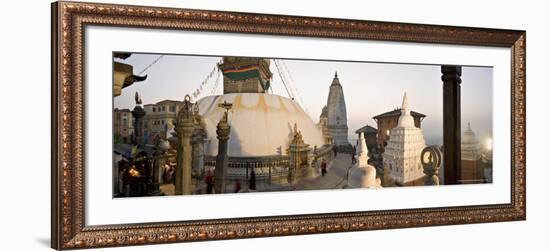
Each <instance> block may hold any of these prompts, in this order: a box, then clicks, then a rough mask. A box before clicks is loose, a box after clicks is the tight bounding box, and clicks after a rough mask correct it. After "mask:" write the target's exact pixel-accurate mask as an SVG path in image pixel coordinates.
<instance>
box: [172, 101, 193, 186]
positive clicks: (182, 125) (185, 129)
mask: <svg viewBox="0 0 550 251" xmlns="http://www.w3.org/2000/svg"><path fill="white" fill-rule="evenodd" d="M190 99H191V98H190V97H189V95H187V96H185V100H184V104H183V107H182V108H181V109H180V111H179V112H178V116H177V122H176V133H177V135H178V149H177V155H176V170H175V175H176V184H175V192H176V194H177V195H182V194H191V191H192V186H191V167H192V155H191V153H192V149H191V135H192V134H193V129H194V127H193V116H192V111H191V108H192V104H191V101H190Z"/></svg>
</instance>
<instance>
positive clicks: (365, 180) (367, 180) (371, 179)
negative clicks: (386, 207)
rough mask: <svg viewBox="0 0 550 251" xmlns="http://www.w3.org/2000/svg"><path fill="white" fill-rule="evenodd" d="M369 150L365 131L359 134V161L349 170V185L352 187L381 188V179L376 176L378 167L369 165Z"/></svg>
mask: <svg viewBox="0 0 550 251" xmlns="http://www.w3.org/2000/svg"><path fill="white" fill-rule="evenodd" d="M368 155H369V150H368V149H367V144H366V143H365V137H364V136H363V133H360V134H359V148H358V150H357V162H356V163H355V165H354V166H353V167H352V168H351V169H350V171H349V179H348V186H349V187H351V188H358V187H366V188H380V187H382V186H381V185H380V183H381V181H380V179H377V178H376V169H375V168H374V167H373V166H372V165H369V163H368V160H369V156H368Z"/></svg>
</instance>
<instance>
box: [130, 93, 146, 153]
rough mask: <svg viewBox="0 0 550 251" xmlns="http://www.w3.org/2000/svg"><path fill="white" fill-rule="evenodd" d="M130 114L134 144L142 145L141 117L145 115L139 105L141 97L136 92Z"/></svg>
mask: <svg viewBox="0 0 550 251" xmlns="http://www.w3.org/2000/svg"><path fill="white" fill-rule="evenodd" d="M132 116H133V117H134V142H133V143H134V144H135V145H138V146H139V145H143V144H145V142H144V140H143V117H145V110H143V107H141V98H140V97H139V94H138V93H137V92H136V107H134V110H132Z"/></svg>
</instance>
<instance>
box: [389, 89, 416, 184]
mask: <svg viewBox="0 0 550 251" xmlns="http://www.w3.org/2000/svg"><path fill="white" fill-rule="evenodd" d="M424 147H426V141H425V139H424V133H423V132H422V129H420V128H417V127H415V126H414V119H413V117H412V116H411V111H410V109H409V100H408V99H407V93H405V95H403V104H402V106H401V116H400V117H399V121H398V122H397V127H395V128H393V129H391V131H390V139H389V141H388V145H387V146H386V148H385V151H384V154H383V159H384V175H386V173H387V174H388V175H389V176H390V177H388V178H390V180H393V181H394V182H396V183H397V184H400V185H407V184H410V183H411V182H418V181H419V179H420V178H422V177H423V176H424V172H423V169H422V164H421V162H420V154H421V153H422V150H423V149H424ZM384 178H386V177H384Z"/></svg>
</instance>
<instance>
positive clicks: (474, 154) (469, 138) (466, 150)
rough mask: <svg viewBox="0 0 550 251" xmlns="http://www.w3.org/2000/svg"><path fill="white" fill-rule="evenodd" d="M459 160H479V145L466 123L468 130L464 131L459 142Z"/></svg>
mask: <svg viewBox="0 0 550 251" xmlns="http://www.w3.org/2000/svg"><path fill="white" fill-rule="evenodd" d="M460 149H461V152H462V153H461V158H462V160H474V161H477V160H479V159H481V145H480V144H479V141H478V140H477V138H476V134H475V133H474V131H473V130H472V127H471V126H470V122H468V128H466V131H464V136H462V142H461V147H460Z"/></svg>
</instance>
